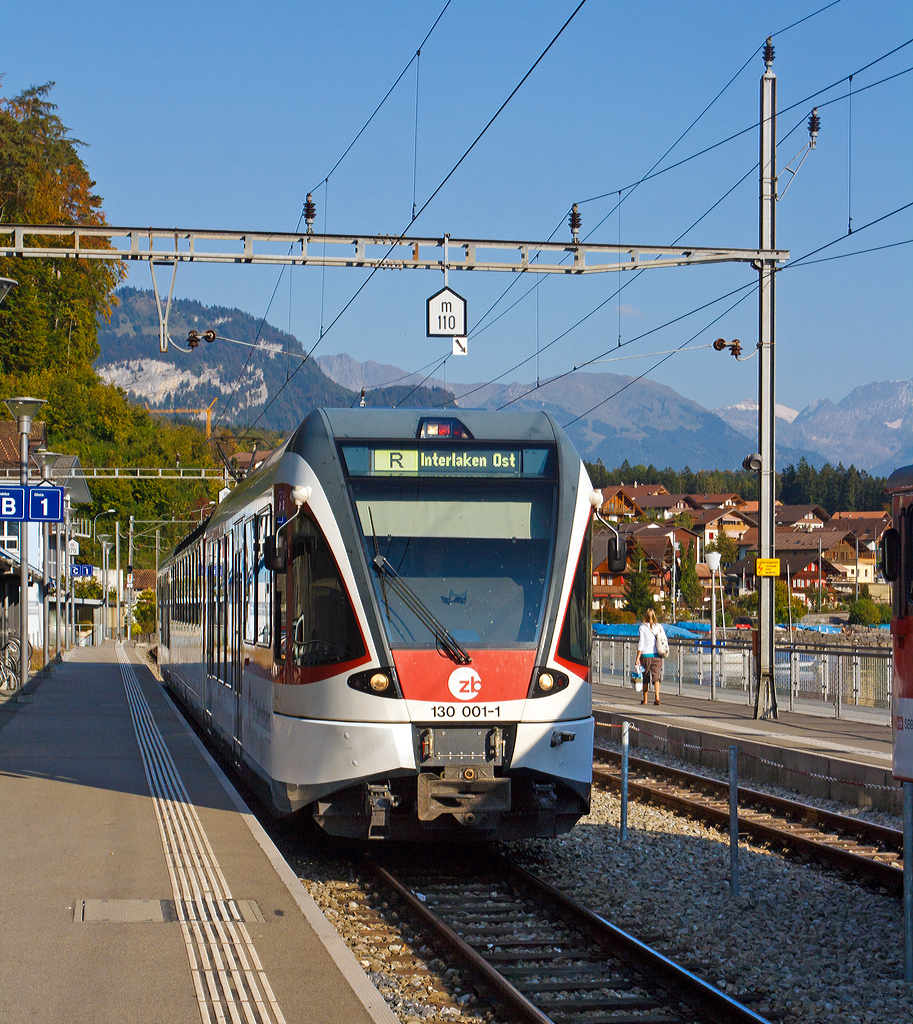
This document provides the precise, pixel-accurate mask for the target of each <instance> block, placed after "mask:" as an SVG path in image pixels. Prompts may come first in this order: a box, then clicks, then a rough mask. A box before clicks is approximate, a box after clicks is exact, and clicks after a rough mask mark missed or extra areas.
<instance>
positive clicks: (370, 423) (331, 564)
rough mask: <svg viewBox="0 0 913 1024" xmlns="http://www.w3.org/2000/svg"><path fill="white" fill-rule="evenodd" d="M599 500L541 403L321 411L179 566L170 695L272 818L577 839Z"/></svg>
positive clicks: (369, 830) (583, 793)
mask: <svg viewBox="0 0 913 1024" xmlns="http://www.w3.org/2000/svg"><path fill="white" fill-rule="evenodd" d="M598 504H599V496H598V493H596V492H594V491H593V489H592V486H591V484H590V481H589V478H588V476H587V473H586V469H585V467H584V465H583V463H582V462H581V460H580V457H579V455H578V454H577V452H576V451H575V450H574V447H573V445H572V444H571V442H570V441H569V439H568V438H567V436H566V435H565V434H564V433H563V431H562V430H561V429H560V427H559V426H558V425H557V424H556V422H555V421H554V420H553V419H552V417H551V416H549V415H548V414H546V413H508V414H505V413H497V414H495V413H487V412H478V411H463V410H457V411H456V412H454V413H450V412H447V413H444V414H442V415H437V416H432V415H426V414H424V413H422V411H421V410H377V409H364V408H357V409H318V410H316V411H314V412H313V413H312V414H311V415H309V416H308V417H307V419H305V421H304V422H303V423H302V424H301V426H300V427H298V429H297V430H296V431H295V432H294V433H293V434H292V435H291V436H290V438H289V439H288V440H287V441H286V442H285V444H284V445H282V447H280V448H278V449H277V450H276V451H274V452H273V453H272V454H270V455H269V457H268V458H267V459H266V460H265V462H264V463H263V464H262V465H261V466H260V467H259V468H257V469H256V470H255V471H254V472H253V473H251V474H250V475H249V476H248V477H247V478H246V479H244V480H243V481H242V482H241V483H240V484H239V485H238V486H237V487H236V488H235V489H234V490H233V491H231V492H230V493H229V494H228V495H227V496H225V497H224V498H223V500H222V501H221V502H220V503H219V504H218V506H217V507H216V508H215V509H214V510H213V512H212V514H211V515H210V517H209V518H208V520H206V521H205V522H204V523H203V524H201V526H200V527H199V528H197V529H196V530H194V531H193V532H192V533H191V534H190V535H189V536H187V537H186V538H185V539H184V540H183V541H182V542H181V543H179V544H178V545H177V547H176V548H175V549H174V551H173V552H171V553H170V554H169V555H168V557H167V558H166V559H165V560H164V561H163V562H162V564H161V566H160V570H159V575H158V592H157V593H158V608H159V664H160V667H161V671H162V675H163V678H164V681H165V683H166V685H167V686H168V687H169V688H170V689H171V690H172V691H173V692H174V693H175V694H176V695H177V697H178V698H179V699H180V700H181V701H182V702H183V703H184V704H185V705H186V707H187V708H188V709H189V710H190V713H191V714H192V715H193V716H194V717H195V718H196V719H197V721H198V722H199V723H200V725H201V726H202V727H203V728H205V729H206V730H207V731H208V732H209V733H210V734H211V736H212V737H213V739H214V740H215V742H216V743H217V744H218V745H219V746H220V747H222V748H223V750H224V751H225V753H226V754H227V755H228V756H229V757H230V758H231V759H232V760H233V762H234V763H235V764H236V765H237V766H238V768H239V770H240V771H241V772H242V773H243V774H244V775H245V776H246V777H247V778H248V779H249V780H250V781H251V782H252V783H253V784H254V786H255V787H256V788H257V790H258V791H259V794H260V795H261V797H262V798H263V799H264V801H265V802H266V803H267V805H268V806H269V807H270V808H271V809H272V810H273V812H274V813H276V814H280V815H284V814H291V813H297V812H300V813H301V814H304V815H307V816H309V817H312V818H313V820H314V821H315V822H316V823H317V824H318V825H319V826H320V827H321V828H322V829H324V830H325V831H326V832H328V833H330V834H333V835H338V836H345V837H350V838H365V839H381V838H387V839H403V840H418V839H435V838H441V839H444V838H454V837H459V838H478V839H491V838H502V839H504V838H506V839H510V838H526V837H536V836H543V837H544V836H553V835H556V834H559V833H561V832H564V831H567V830H568V829H570V828H571V827H572V826H573V825H574V823H575V822H576V821H577V820H578V819H579V818H580V817H581V815H583V814H585V813H586V812H587V810H588V807H589V796H590V782H591V774H592V750H593V716H592V706H591V705H592V701H591V688H590V682H589V656H590V637H591V566H590V547H591V532H592V517H593V510H594V507H595V506H596V505H598ZM610 557H614V558H615V561H616V563H617V562H618V556H617V552H615V551H612V552H610ZM621 557H623V553H622V556H621Z"/></svg>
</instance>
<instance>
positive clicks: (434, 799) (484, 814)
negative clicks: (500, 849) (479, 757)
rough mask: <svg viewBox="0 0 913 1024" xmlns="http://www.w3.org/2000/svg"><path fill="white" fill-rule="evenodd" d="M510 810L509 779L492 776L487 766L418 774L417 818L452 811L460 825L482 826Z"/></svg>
mask: <svg viewBox="0 0 913 1024" xmlns="http://www.w3.org/2000/svg"><path fill="white" fill-rule="evenodd" d="M509 810H510V779H504V778H497V779H496V778H495V777H494V773H493V771H492V768H491V766H490V765H484V764H478V765H461V766H460V767H459V768H456V767H454V768H447V769H445V770H444V774H443V775H437V774H435V773H433V772H422V773H421V774H420V775H419V777H418V818H419V821H434V819H435V818H439V817H440V816H441V815H442V814H452V815H453V817H454V818H456V820H457V821H458V822H460V824H461V825H477V826H478V825H482V824H487V823H491V821H492V818H494V819H495V820H496V819H497V814H498V813H499V812H501V811H509Z"/></svg>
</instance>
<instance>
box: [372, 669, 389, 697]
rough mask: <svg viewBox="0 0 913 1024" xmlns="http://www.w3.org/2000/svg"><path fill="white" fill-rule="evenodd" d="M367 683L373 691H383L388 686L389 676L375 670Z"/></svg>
mask: <svg viewBox="0 0 913 1024" xmlns="http://www.w3.org/2000/svg"><path fill="white" fill-rule="evenodd" d="M368 685H369V686H370V687H371V689H372V690H373V691H374V692H375V693H383V692H384V690H387V689H389V688H390V677H389V676H388V675H385V674H384V673H383V672H375V673H374V674H373V675H372V676H371V678H370V679H369V680H368Z"/></svg>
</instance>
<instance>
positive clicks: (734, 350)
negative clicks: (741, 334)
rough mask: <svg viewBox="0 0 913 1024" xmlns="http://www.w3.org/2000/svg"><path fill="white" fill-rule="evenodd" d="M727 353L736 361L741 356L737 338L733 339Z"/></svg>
mask: <svg viewBox="0 0 913 1024" xmlns="http://www.w3.org/2000/svg"><path fill="white" fill-rule="evenodd" d="M729 351H730V352H731V353H732V354H733V355H734V356H735V357H736V359H738V358H739V356H740V355H741V354H742V343H741V342H740V341H739V339H738V338H733V340H732V344H731V345H730V346H729Z"/></svg>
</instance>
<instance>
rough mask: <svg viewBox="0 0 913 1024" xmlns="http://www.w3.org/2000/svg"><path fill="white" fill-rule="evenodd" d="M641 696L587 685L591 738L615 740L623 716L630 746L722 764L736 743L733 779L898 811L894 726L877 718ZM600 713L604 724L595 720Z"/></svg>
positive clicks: (602, 685)
mask: <svg viewBox="0 0 913 1024" xmlns="http://www.w3.org/2000/svg"><path fill="white" fill-rule="evenodd" d="M652 698H653V695H652V691H651V693H650V703H648V704H641V703H640V700H641V694H639V693H637V692H636V691H635V690H634V689H633V688H631V687H629V686H628V687H625V686H619V685H611V684H605V683H599V684H596V685H594V686H593V710H594V712H595V714H596V718H597V728H596V740H597V743H598V742H599V740H600V739H604V740H609V741H614V742H616V743H617V742H620V728H619V727H620V725H621V722H622V721H623V720H626V721H628V722H630V723H632V728H631V730H630V738H629V743H630V745H631V747H632V753H633V752H635V751H633V748H634V747H637V746H640V747H649V748H652V749H658V750H663V751H665V752H667V753H668V754H669V755H671V756H673V757H677V758H681V759H682V760H685V761H692V762H694V763H695V764H701V765H705V766H708V767H713V768H716V769H718V770H720V771H726V770H727V764H728V756H729V747H730V746H731V745H733V744H735V745H737V746H738V748H739V769H738V770H739V784H740V785H745V786H750V785H751V782H752V780H754V781H758V782H765V783H768V784H771V785H776V786H782V787H783V788H785V789H789V790H792V791H793V792H795V793H798V794H804V795H809V796H816V797H821V798H824V799H831V800H839V801H841V802H843V803H848V804H852V805H855V806H858V807H872V808H877V809H879V810H885V811H889V812H891V813H893V814H898V815H900V814H902V813H903V791H902V789H901V783H900V782H899V781H897V780H896V779H895V778H894V776H893V774H892V771H891V763H892V742H893V739H892V730H891V727H890V724H883V723H882V722H879V721H871V720H869V721H866V720H853V719H846V718H825V717H822V716H821V715H815V714H803V713H801V712H798V711H787V710H784V709H783V708H779V709H778V715H777V718H775V719H771V718H759V719H756V718H755V717H754V706H753V705H752V704H748V703H741V702H736V701H734V700H732V699H721V700H709V699H707V698H706V697H695V696H686V695H679V694H676V693H675V692H674V691H673V690H672V687H671V686H670V687H669V688H668V692H667V691H666V690H664V689H663V688H662V687H660V699H661V701H662V703H661V704H660V705H659V706H658V707H657V706H655V705H654V704H653V703H652ZM600 720H604V721H605V722H606V723H607V724H605V725H602V726H600V724H599V722H600Z"/></svg>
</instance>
